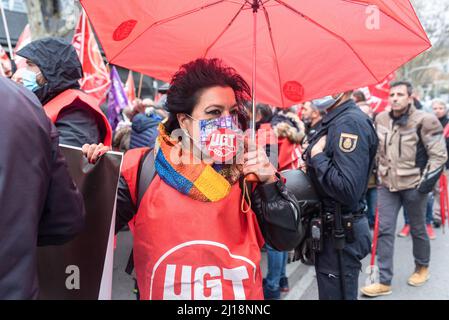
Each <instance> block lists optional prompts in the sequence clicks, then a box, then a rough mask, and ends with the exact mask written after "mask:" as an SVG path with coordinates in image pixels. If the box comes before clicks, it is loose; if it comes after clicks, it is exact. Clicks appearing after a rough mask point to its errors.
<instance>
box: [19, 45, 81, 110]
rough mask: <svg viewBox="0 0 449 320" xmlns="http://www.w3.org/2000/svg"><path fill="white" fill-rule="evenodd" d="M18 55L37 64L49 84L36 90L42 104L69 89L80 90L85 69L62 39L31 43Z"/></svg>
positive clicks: (72, 48) (72, 49) (73, 49)
mask: <svg viewBox="0 0 449 320" xmlns="http://www.w3.org/2000/svg"><path fill="white" fill-rule="evenodd" d="M17 55H19V56H21V57H24V58H26V59H28V60H30V61H32V62H33V63H35V64H36V65H37V66H38V67H39V69H40V70H41V72H42V74H43V76H44V77H45V79H47V81H48V82H47V83H46V84H45V85H44V86H43V87H41V88H39V89H38V90H36V91H35V92H34V93H35V94H36V95H37V97H38V98H39V100H40V101H41V102H42V104H45V103H47V102H48V101H50V100H51V99H53V98H54V97H55V96H57V95H58V94H60V93H61V92H63V91H65V90H67V89H79V87H80V86H79V83H78V80H79V79H81V78H82V77H83V68H82V66H81V62H80V60H79V58H78V55H77V53H76V50H75V48H74V47H73V46H72V45H71V44H70V43H68V42H67V41H65V40H64V39H61V38H44V39H39V40H36V41H33V42H31V43H30V44H28V45H27V46H25V47H24V48H23V49H21V50H19V51H18V52H17Z"/></svg>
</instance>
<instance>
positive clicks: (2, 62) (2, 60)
mask: <svg viewBox="0 0 449 320" xmlns="http://www.w3.org/2000/svg"><path fill="white" fill-rule="evenodd" d="M0 75H1V76H11V60H9V57H8V54H7V53H6V51H5V50H4V49H3V47H2V46H1V45H0Z"/></svg>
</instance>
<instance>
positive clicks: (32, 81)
mask: <svg viewBox="0 0 449 320" xmlns="http://www.w3.org/2000/svg"><path fill="white" fill-rule="evenodd" d="M39 74H41V73H40V72H39V73H34V72H33V71H30V70H24V71H23V72H22V83H23V86H24V87H25V88H27V89H28V90H30V91H32V92H34V91H36V90H37V89H39V88H40V86H39V84H38V83H37V76H38V75H39Z"/></svg>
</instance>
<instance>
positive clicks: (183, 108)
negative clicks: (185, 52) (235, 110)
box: [165, 59, 251, 133]
mask: <svg viewBox="0 0 449 320" xmlns="http://www.w3.org/2000/svg"><path fill="white" fill-rule="evenodd" d="M215 86H220V87H230V88H232V90H234V93H235V98H236V101H237V103H238V104H239V105H240V106H241V110H240V111H239V122H240V125H241V127H242V129H243V130H246V129H247V127H248V115H247V113H246V111H245V110H244V108H243V102H244V101H245V100H247V99H249V98H250V96H251V94H250V88H249V86H248V84H247V83H246V81H245V80H244V79H243V78H242V77H241V76H240V75H239V74H238V73H237V72H236V70H235V69H234V68H231V67H228V66H225V65H224V64H223V63H222V61H221V60H219V59H197V60H194V61H192V62H189V63H187V64H184V65H182V66H181V68H180V69H179V70H178V71H177V72H176V74H175V75H174V76H173V78H172V79H171V82H170V88H169V89H168V92H167V102H166V108H167V110H168V111H169V112H170V115H169V117H168V120H167V123H166V124H165V127H166V130H167V132H168V133H171V132H172V131H173V130H175V129H177V128H179V123H178V119H177V117H176V115H177V114H178V113H186V114H189V115H191V114H192V111H193V108H194V107H195V105H196V104H197V103H198V100H199V97H200V96H201V94H202V92H203V91H204V90H205V89H208V88H211V87H215Z"/></svg>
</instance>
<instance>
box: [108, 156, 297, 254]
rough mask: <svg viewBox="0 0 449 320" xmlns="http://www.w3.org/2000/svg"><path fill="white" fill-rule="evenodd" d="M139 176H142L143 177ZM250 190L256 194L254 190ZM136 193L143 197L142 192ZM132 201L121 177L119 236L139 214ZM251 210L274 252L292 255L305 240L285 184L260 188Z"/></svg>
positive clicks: (293, 199) (254, 196)
mask: <svg viewBox="0 0 449 320" xmlns="http://www.w3.org/2000/svg"><path fill="white" fill-rule="evenodd" d="M144 161H154V160H150V157H149V156H148V155H147V156H146V157H145V158H144ZM153 165H154V163H153ZM142 166H143V165H141V167H142ZM149 171H151V170H149ZM149 171H146V172H149ZM138 175H139V176H140V173H139V174H138ZM249 190H252V189H251V186H249ZM136 192H137V193H139V192H138V190H136ZM136 198H138V195H137V197H136ZM131 199H132V198H131V194H130V191H129V188H128V185H127V183H126V181H125V179H124V178H123V177H120V180H119V186H118V192H117V213H116V214H117V215H116V217H117V219H116V223H115V232H116V233H117V232H118V231H120V230H121V229H122V228H123V227H124V226H125V225H126V224H127V223H128V222H129V221H130V220H131V219H132V218H133V216H134V215H135V214H136V213H137V208H136V206H135V205H134V203H133V201H132V200H131ZM251 208H252V209H253V211H254V213H255V214H256V216H257V220H258V222H259V226H260V229H261V231H262V234H263V236H264V239H265V241H266V242H267V243H268V244H269V245H270V246H272V247H273V248H275V249H277V250H279V251H289V250H292V249H294V248H295V247H296V246H297V245H298V244H299V242H300V241H301V240H302V237H303V236H304V233H303V229H302V225H300V220H301V209H300V208H299V206H298V201H297V199H296V198H295V196H294V195H293V194H292V193H291V192H290V191H288V190H287V188H286V187H285V185H284V184H283V183H282V181H281V180H279V181H277V182H275V183H271V184H265V185H258V186H257V187H256V188H255V190H254V192H253V193H252V194H251Z"/></svg>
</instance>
